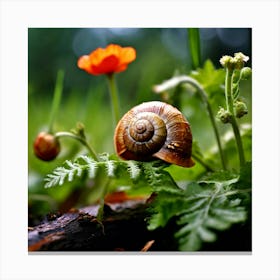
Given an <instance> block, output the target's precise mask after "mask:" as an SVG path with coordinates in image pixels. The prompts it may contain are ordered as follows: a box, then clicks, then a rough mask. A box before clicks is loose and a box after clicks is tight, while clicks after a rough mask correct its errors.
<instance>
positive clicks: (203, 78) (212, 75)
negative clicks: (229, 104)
mask: <svg viewBox="0 0 280 280" xmlns="http://www.w3.org/2000/svg"><path fill="white" fill-rule="evenodd" d="M190 76H191V77H192V78H194V79H196V80H197V81H198V82H199V83H200V84H201V85H202V86H203V88H204V90H205V91H206V92H207V93H208V94H209V97H211V96H213V95H214V94H215V97H216V96H217V94H218V93H223V92H224V90H223V87H222V85H223V84H224V81H225V71H224V70H223V69H215V67H214V64H213V63H212V62H211V60H209V59H208V60H206V61H205V63H204V65H203V68H198V69H197V70H196V71H192V72H191V74H190ZM221 96H222V97H223V95H222V94H221Z"/></svg>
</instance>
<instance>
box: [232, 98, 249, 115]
mask: <svg viewBox="0 0 280 280" xmlns="http://www.w3.org/2000/svg"><path fill="white" fill-rule="evenodd" d="M233 106H234V114H235V116H236V117H237V118H241V117H243V116H244V115H246V114H248V109H247V106H246V104H245V103H244V102H242V101H236V102H234V104H233Z"/></svg>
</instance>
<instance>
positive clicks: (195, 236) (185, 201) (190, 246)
mask: <svg viewBox="0 0 280 280" xmlns="http://www.w3.org/2000/svg"><path fill="white" fill-rule="evenodd" d="M167 166H168V164H166V163H164V162H162V161H160V160H156V161H152V162H135V161H120V160H115V159H110V158H109V156H108V155H103V156H101V161H95V160H93V159H92V158H91V157H89V156H84V155H82V156H79V157H78V158H77V159H76V160H74V161H69V160H67V161H65V163H64V164H63V165H62V166H60V167H57V168H56V169H55V170H54V171H53V172H52V173H51V174H49V175H47V177H46V178H45V181H46V184H45V187H46V188H49V187H54V186H59V185H63V184H65V183H66V182H72V181H74V180H75V179H77V178H80V177H81V176H82V175H83V174H84V175H85V176H86V177H87V178H91V179H92V178H96V176H97V174H98V170H100V169H102V170H103V171H105V174H106V176H107V177H108V178H111V179H112V178H120V177H122V178H130V179H131V180H132V181H133V182H134V184H135V185H138V184H141V182H142V183H143V182H146V184H148V185H149V186H150V188H151V191H152V192H153V193H154V194H156V198H155V199H154V201H153V203H152V204H151V206H150V217H149V219H148V229H149V230H155V229H157V228H159V227H164V226H166V225H167V223H168V222H169V221H170V220H171V219H172V218H175V219H176V222H177V224H178V226H179V230H178V231H177V232H176V233H175V235H174V236H175V238H176V239H177V240H178V244H179V249H180V250H182V251H196V250H199V249H200V248H201V245H202V243H203V242H214V241H216V239H217V232H218V231H223V230H226V229H228V228H230V227H231V226H232V225H233V224H235V223H241V222H245V221H246V219H247V216H248V212H249V211H250V209H249V206H250V195H249V194H250V191H251V180H250V178H251V164H249V163H248V164H246V166H244V168H243V169H242V170H241V172H240V175H239V174H236V173H233V172H230V171H220V172H215V173H210V174H208V175H205V176H204V177H203V178H201V180H199V181H198V182H191V183H189V184H188V186H187V187H186V189H185V190H184V189H182V188H179V187H178V185H177V184H176V182H175V181H174V180H173V178H172V177H171V176H170V174H169V173H168V172H167V171H166V170H164V169H165V168H166V167H167Z"/></svg>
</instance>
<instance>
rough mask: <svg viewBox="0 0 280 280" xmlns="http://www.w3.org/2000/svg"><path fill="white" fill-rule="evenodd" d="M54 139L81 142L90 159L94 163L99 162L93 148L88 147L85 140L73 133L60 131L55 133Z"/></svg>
mask: <svg viewBox="0 0 280 280" xmlns="http://www.w3.org/2000/svg"><path fill="white" fill-rule="evenodd" d="M54 136H55V137H56V138H60V137H70V138H73V139H76V140H78V141H79V142H81V143H82V144H83V145H84V146H85V147H86V148H87V149H88V150H89V152H90V153H91V155H92V158H93V159H94V160H96V161H99V159H98V156H97V154H96V152H95V151H94V150H93V148H92V147H91V146H90V144H89V143H88V142H87V140H86V139H85V138H82V137H80V136H78V135H76V134H74V133H71V132H67V131H60V132H57V133H55V135H54Z"/></svg>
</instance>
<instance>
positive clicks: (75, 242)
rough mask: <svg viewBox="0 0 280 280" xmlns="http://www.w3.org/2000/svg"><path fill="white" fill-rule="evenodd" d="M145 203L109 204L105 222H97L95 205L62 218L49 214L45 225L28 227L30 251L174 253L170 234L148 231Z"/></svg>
mask: <svg viewBox="0 0 280 280" xmlns="http://www.w3.org/2000/svg"><path fill="white" fill-rule="evenodd" d="M147 205H148V204H147V202H146V201H145V200H128V201H125V202H122V203H108V204H105V207H104V219H103V221H102V223H101V222H99V221H98V220H97V219H96V216H97V212H98V206H97V205H93V206H89V207H84V208H81V209H73V210H71V211H69V212H67V213H65V214H63V215H61V216H57V215H48V220H47V221H45V222H44V223H42V224H40V225H38V226H35V227H33V228H29V232H28V250H29V251H30V252H31V251H148V250H155V251H157V250H160V251H162V250H164V251H170V250H176V246H175V244H174V241H173V234H172V233H171V232H168V231H166V230H157V231H153V232H150V231H148V230H147V224H146V218H147V216H148V211H147Z"/></svg>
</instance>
